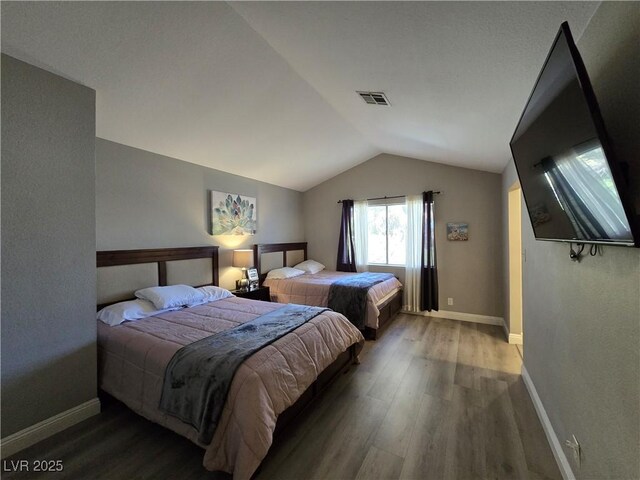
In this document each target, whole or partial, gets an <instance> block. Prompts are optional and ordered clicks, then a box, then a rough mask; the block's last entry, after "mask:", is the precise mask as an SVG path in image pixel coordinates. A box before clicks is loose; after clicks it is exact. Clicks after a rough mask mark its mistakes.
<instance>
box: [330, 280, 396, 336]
mask: <svg viewBox="0 0 640 480" xmlns="http://www.w3.org/2000/svg"><path fill="white" fill-rule="evenodd" d="M390 278H393V275H392V274H390V273H372V272H364V273H357V274H355V275H350V276H348V277H345V278H343V279H340V280H336V281H335V282H333V283H332V284H331V285H330V286H329V302H328V303H329V308H330V309H331V310H334V311H336V312H339V313H342V314H343V315H344V316H345V317H347V318H348V319H349V321H350V322H351V323H353V324H354V325H355V326H356V327H358V328H359V329H360V330H362V329H364V324H365V320H366V316H367V292H368V291H369V289H370V288H371V287H372V286H374V285H375V284H376V283H382V282H384V281H385V280H388V279H390Z"/></svg>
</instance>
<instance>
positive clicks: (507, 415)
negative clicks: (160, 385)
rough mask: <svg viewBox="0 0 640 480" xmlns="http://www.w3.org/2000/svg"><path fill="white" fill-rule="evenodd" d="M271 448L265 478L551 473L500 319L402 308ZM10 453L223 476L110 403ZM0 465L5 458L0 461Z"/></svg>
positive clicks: (72, 468) (164, 475)
mask: <svg viewBox="0 0 640 480" xmlns="http://www.w3.org/2000/svg"><path fill="white" fill-rule="evenodd" d="M360 358H361V364H360V365H357V366H353V367H352V368H351V369H350V370H349V371H348V372H347V373H346V374H344V375H342V376H341V377H340V378H339V379H338V380H337V381H336V382H335V383H334V384H333V385H332V386H331V387H330V388H329V389H328V390H327V391H326V392H325V393H324V394H323V395H322V396H321V397H320V398H319V399H318V401H317V402H316V403H315V404H314V405H312V406H311V407H310V408H309V409H307V410H306V411H305V412H304V413H303V415H302V417H301V419H300V421H299V422H297V423H296V424H295V426H293V427H291V428H289V430H287V431H286V432H284V435H283V436H282V437H281V438H280V440H279V441H277V442H276V443H275V444H274V445H273V447H272V448H271V450H270V452H269V455H268V456H267V458H266V459H265V460H264V462H263V463H262V466H261V468H260V470H259V471H258V473H257V475H256V477H255V478H256V480H262V479H400V478H401V479H437V480H440V479H475V478H514V479H527V478H529V479H535V480H539V479H560V478H561V475H560V472H559V471H558V468H557V466H556V464H555V461H554V458H553V454H552V453H551V450H550V448H549V446H548V444H547V441H546V438H545V435H544V432H543V430H542V426H541V425H540V422H539V420H538V417H537V416H536V413H535V410H534V407H533V405H532V403H531V400H530V398H529V395H528V393H527V391H526V387H525V386H524V383H523V381H522V378H521V377H520V365H521V357H520V355H519V353H518V351H517V349H516V347H515V346H513V345H509V344H507V343H506V342H505V341H504V335H503V333H502V330H501V329H500V328H498V327H494V326H488V325H479V324H472V323H464V322H457V321H452V320H445V319H439V318H427V317H416V316H411V315H400V316H399V317H398V318H397V320H396V321H395V322H393V323H392V324H391V325H390V327H389V328H388V330H387V331H386V332H385V333H384V334H383V335H382V337H381V338H380V339H379V340H378V341H376V342H367V344H366V346H365V349H364V351H363V352H362V354H361V356H360ZM103 407H104V408H103V412H102V413H101V414H100V415H98V416H96V417H93V418H91V419H88V420H86V421H84V422H82V423H80V424H78V425H76V426H74V427H72V428H70V429H68V430H66V431H64V432H61V433H60V434H58V435H56V436H54V437H51V438H49V439H47V440H45V441H43V442H40V443H39V444H37V445H34V446H33V447H31V448H29V449H27V450H24V451H22V452H20V453H18V454H16V455H14V456H13V457H10V458H9V459H8V460H19V459H27V460H35V459H47V460H62V462H63V465H64V470H63V471H62V472H58V473H34V472H22V473H20V472H7V471H6V468H4V469H3V470H5V471H3V475H2V477H3V478H6V479H24V478H29V479H38V478H51V479H66V478H69V479H78V478H91V479H177V478H179V479H222V478H225V479H229V478H230V476H229V475H226V474H221V473H212V472H207V471H206V470H205V469H204V468H203V467H202V456H203V451H202V450H201V449H200V448H199V447H197V446H195V445H193V444H192V443H190V442H189V441H188V440H186V439H183V438H182V437H179V436H178V435H176V434H174V433H172V432H170V431H168V430H165V429H164V428H162V427H159V426H157V425H154V424H152V423H151V422H148V421H147V420H145V419H143V418H141V417H139V416H137V415H135V414H134V413H132V412H131V411H129V410H128V409H127V408H126V407H124V406H123V405H122V404H120V403H119V402H116V401H111V402H107V403H106V404H105V405H103ZM3 466H6V464H3Z"/></svg>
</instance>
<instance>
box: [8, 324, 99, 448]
mask: <svg viewBox="0 0 640 480" xmlns="http://www.w3.org/2000/svg"><path fill="white" fill-rule="evenodd" d="M87 321H96V320H95V319H88V320H87ZM24 353H25V358H27V359H28V358H29V357H28V353H29V352H24ZM2 363H3V366H4V365H7V364H8V363H9V362H5V359H4V358H3V361H2ZM11 363H13V364H16V363H20V362H19V359H13V360H12V362H11ZM27 369H28V370H29V371H28V373H24V374H22V373H21V371H18V372H17V373H16V374H15V375H11V373H7V372H6V370H5V369H3V377H2V432H1V433H0V436H1V437H2V438H5V437H7V436H8V435H11V434H13V433H16V432H18V431H20V430H23V429H25V428H27V427H30V426H32V425H34V424H36V423H38V422H41V421H42V420H46V419H47V418H50V417H52V416H54V415H57V414H59V413H61V412H64V411H65V410H69V409H70V408H73V407H76V406H78V405H80V404H81V403H84V402H86V401H89V400H91V399H93V398H95V397H97V394H98V385H97V384H96V383H94V382H89V383H86V384H83V385H82V386H79V385H78V382H77V379H78V378H82V379H95V378H96V370H97V354H96V344H95V342H94V341H93V339H92V342H91V343H89V344H87V345H86V346H84V347H82V348H80V349H77V350H74V351H72V352H69V353H67V354H64V355H63V356H60V357H58V358H55V359H49V360H48V361H47V363H46V364H42V365H27V361H25V362H24V366H23V368H22V369H21V370H27ZM14 370H18V369H16V368H14ZM32 399H37V400H35V401H34V400H32ZM34 412H38V414H39V417H38V418H36V417H34V416H33V414H34Z"/></svg>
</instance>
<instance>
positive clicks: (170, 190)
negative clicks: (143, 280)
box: [96, 138, 304, 288]
mask: <svg viewBox="0 0 640 480" xmlns="http://www.w3.org/2000/svg"><path fill="white" fill-rule="evenodd" d="M96 172H97V180H96V221H97V237H98V238H97V246H98V250H115V249H132V248H156V247H158V248H160V247H192V246H198V245H219V246H220V267H221V268H220V284H221V286H223V287H226V288H235V281H236V280H237V279H239V278H240V270H239V269H237V268H233V267H231V260H232V250H233V249H234V248H251V247H252V245H253V244H254V243H259V242H296V241H302V240H303V239H304V233H303V224H302V194H301V193H300V192H296V191H294V190H289V189H286V188H281V187H276V186H274V185H270V184H268V183H264V182H257V181H255V180H251V179H249V178H245V177H240V176H238V175H232V174H229V173H225V172H222V171H220V170H213V169H210V168H206V167H201V166H199V165H194V164H192V163H188V162H183V161H180V160H176V159H174V158H170V157H165V156H162V155H158V154H155V153H151V152H147V151H144V150H139V149H136V148H132V147H128V146H125V145H121V144H118V143H114V142H110V141H108V140H103V139H100V138H98V139H97V140H96ZM292 174H294V173H292ZM211 190H217V191H222V192H232V193H239V194H244V195H248V196H251V197H256V199H257V214H258V227H257V234H256V235H252V236H247V235H245V236H232V235H216V236H212V235H210V233H209V232H210V230H211V229H210V226H209V222H210V213H209V210H210V199H209V194H210V191H211Z"/></svg>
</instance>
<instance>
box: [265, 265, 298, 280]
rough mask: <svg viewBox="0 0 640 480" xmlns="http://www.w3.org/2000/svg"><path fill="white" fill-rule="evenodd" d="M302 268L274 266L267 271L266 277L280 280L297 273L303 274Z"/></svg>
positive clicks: (295, 275)
mask: <svg viewBox="0 0 640 480" xmlns="http://www.w3.org/2000/svg"><path fill="white" fill-rule="evenodd" d="M304 274H305V271H304V270H298V269H297V268H291V267H283V268H275V269H273V270H271V271H270V272H269V273H267V279H270V278H271V279H274V280H281V279H283V278H293V277H297V276H299V275H304Z"/></svg>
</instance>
